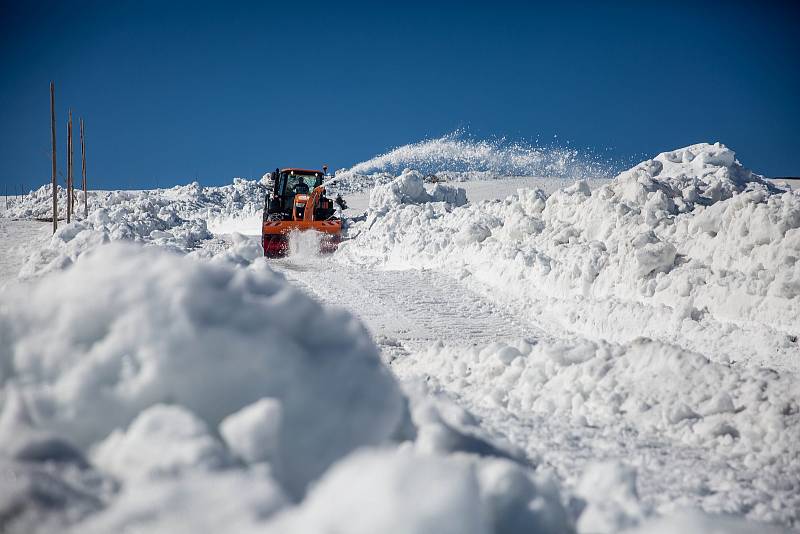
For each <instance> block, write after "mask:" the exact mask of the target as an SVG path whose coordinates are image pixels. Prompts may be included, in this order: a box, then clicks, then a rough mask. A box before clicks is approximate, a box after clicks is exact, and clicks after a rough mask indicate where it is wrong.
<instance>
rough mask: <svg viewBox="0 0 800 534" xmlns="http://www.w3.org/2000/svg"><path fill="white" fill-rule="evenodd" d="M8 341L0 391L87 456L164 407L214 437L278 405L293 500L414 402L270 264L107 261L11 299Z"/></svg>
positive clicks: (339, 316)
mask: <svg viewBox="0 0 800 534" xmlns="http://www.w3.org/2000/svg"><path fill="white" fill-rule="evenodd" d="M88 287H91V288H92V291H91V293H90V294H88V295H87V293H86V288H88ZM0 333H2V335H3V343H2V344H0V369H2V375H0V384H2V385H3V386H4V387H7V386H8V384H10V382H11V381H14V382H16V383H17V384H18V387H19V388H20V391H21V393H22V394H23V395H24V396H25V397H26V399H28V404H29V406H30V407H31V416H32V420H33V421H34V423H35V425H36V426H38V427H40V428H43V429H47V430H48V431H50V432H53V433H55V434H56V435H58V436H63V437H64V438H66V439H67V440H68V441H70V442H72V443H75V444H76V445H78V446H79V447H81V448H88V447H89V446H91V445H92V444H94V443H96V442H97V441H99V440H101V439H103V438H105V437H106V436H107V435H108V434H109V433H110V432H111V431H112V430H114V429H116V428H122V427H126V426H128V425H129V424H130V423H131V421H133V420H134V419H135V418H136V417H137V416H138V414H139V413H140V412H142V411H144V410H146V409H147V408H148V407H151V406H153V405H157V404H159V403H169V404H177V405H180V406H182V407H183V408H185V409H186V410H188V411H190V412H192V413H193V414H195V415H196V416H197V417H199V418H200V419H201V420H202V421H203V422H204V423H205V424H206V425H208V426H209V427H210V428H216V427H217V426H218V425H219V423H220V422H221V421H222V420H223V419H224V418H225V417H227V416H228V415H230V414H232V413H234V412H237V411H238V410H240V409H241V408H243V407H245V406H248V405H250V404H252V403H254V402H256V401H257V400H259V399H262V398H264V397H270V398H275V399H278V400H279V401H280V402H281V406H282V417H281V422H280V428H279V432H278V445H277V452H276V455H275V456H276V461H275V464H276V471H275V476H276V478H277V479H278V481H279V482H281V484H283V485H284V487H285V488H286V489H287V491H288V492H289V493H290V494H291V495H292V496H294V497H299V496H300V495H302V494H303V492H304V489H305V487H306V485H307V484H308V483H309V482H310V481H312V480H314V479H315V478H316V477H318V476H319V475H320V474H321V473H322V472H323V471H324V470H325V469H326V468H327V467H328V466H329V465H331V464H332V463H333V462H334V461H335V460H336V459H338V458H340V457H342V456H343V455H345V454H346V453H348V452H349V451H351V450H353V449H354V448H356V447H359V446H362V445H369V444H377V443H381V442H384V441H386V440H388V439H390V437H391V436H392V435H393V433H394V432H395V429H396V428H397V427H398V425H399V424H400V423H401V421H402V420H403V414H404V411H403V410H404V401H403V398H402V395H401V393H400V392H399V390H398V387H397V386H396V384H395V382H394V379H393V378H392V376H391V375H390V373H389V372H388V370H387V369H386V368H385V367H384V366H383V364H382V363H381V362H380V360H379V357H378V354H377V349H376V347H375V345H374V343H373V342H372V341H371V339H370V338H369V334H368V333H367V331H366V330H365V329H364V327H363V326H362V325H361V324H360V323H358V322H357V321H356V320H355V319H354V318H353V317H352V316H350V315H349V314H347V313H346V312H344V311H341V310H330V309H327V308H322V307H320V306H319V305H318V304H316V303H315V302H314V301H312V300H311V299H310V298H308V297H307V296H305V295H304V294H303V293H302V292H300V291H299V290H296V289H294V288H291V287H290V286H289V285H288V284H287V282H286V281H285V279H283V278H282V277H281V276H279V275H277V274H276V273H274V272H273V271H271V270H270V269H269V268H268V267H267V266H266V263H265V262H255V263H254V264H253V265H252V267H251V268H248V269H243V268H238V267H232V266H229V265H226V264H208V263H205V262H199V261H193V260H191V259H187V258H181V257H180V256H177V255H174V254H170V253H166V252H163V251H159V250H157V249H155V248H152V247H151V248H142V247H141V246H133V245H127V246H123V245H108V246H104V247H100V248H98V249H96V250H95V251H94V252H93V253H92V254H90V255H87V256H83V257H81V258H80V260H79V262H78V265H77V266H76V268H73V269H69V270H67V271H64V272H60V273H56V274H54V275H52V276H49V277H46V278H43V279H42V280H41V281H40V282H39V283H37V284H35V285H33V286H29V287H25V288H24V289H23V288H17V289H15V290H14V291H11V292H9V293H8V294H7V295H4V298H3V300H2V304H0ZM162 415H163V414H162ZM142 417H144V415H143V416H142ZM182 419H183V423H182V424H186V425H187V426H188V427H189V428H191V426H192V425H191V424H190V423H187V422H186V421H187V420H186V419H185V418H182ZM154 420H155V421H156V422H155V423H153V424H155V425H156V426H159V425H161V426H164V425H165V424H166V423H164V422H158V421H160V420H161V419H160V417H155V415H154V414H152V413H151V414H149V415H148V416H147V417H145V418H144V419H143V420H140V421H138V422H137V424H135V425H133V427H132V430H129V432H128V433H127V434H125V436H124V437H123V438H113V439H122V441H120V444H126V443H128V442H130V443H131V447H132V448H133V446H134V444H135V443H137V442H138V441H139V438H140V436H139V432H138V429H140V428H141V427H147V428H148V429H149V428H150V423H152V422H153V421H154ZM140 425H141V426H140ZM164 432H167V430H164ZM188 434H189V435H191V434H192V433H191V431H188ZM160 435H163V434H160ZM142 439H144V438H142ZM108 454H109V455H111V452H110V451H109V452H108ZM126 454H127V453H126ZM130 454H134V453H133V452H132V451H131V452H130ZM112 456H113V455H112Z"/></svg>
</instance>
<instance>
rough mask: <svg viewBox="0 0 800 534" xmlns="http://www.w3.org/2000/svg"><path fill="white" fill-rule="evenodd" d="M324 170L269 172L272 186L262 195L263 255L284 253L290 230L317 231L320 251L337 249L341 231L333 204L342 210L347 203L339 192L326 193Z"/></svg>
mask: <svg viewBox="0 0 800 534" xmlns="http://www.w3.org/2000/svg"><path fill="white" fill-rule="evenodd" d="M323 169H324V171H327V167H323ZM324 171H316V170H308V169H293V168H290V169H275V172H273V173H271V179H272V182H273V187H272V190H271V191H269V192H268V193H267V195H266V198H265V199H264V217H263V223H262V229H261V242H262V246H263V247H264V256H267V257H270V258H276V257H281V256H285V255H286V254H287V253H288V251H289V237H290V234H291V233H292V232H298V231H299V232H305V231H309V230H311V231H315V232H319V234H320V245H319V246H320V252H333V251H334V250H336V247H337V246H338V245H339V242H340V241H341V233H342V219H341V217H339V216H338V215H337V209H336V208H337V206H338V208H339V209H340V210H343V209H345V208H346V204H345V203H344V201H343V200H342V198H341V197H340V196H339V195H337V196H336V200H335V201H333V200H331V199H330V198H328V197H326V196H325V186H324V185H323V180H324V178H325V176H326V174H325V172H324Z"/></svg>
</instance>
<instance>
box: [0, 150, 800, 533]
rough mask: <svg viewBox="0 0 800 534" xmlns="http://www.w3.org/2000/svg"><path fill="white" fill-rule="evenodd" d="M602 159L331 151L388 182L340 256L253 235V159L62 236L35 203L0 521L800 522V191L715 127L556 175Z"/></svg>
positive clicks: (353, 187)
mask: <svg viewBox="0 0 800 534" xmlns="http://www.w3.org/2000/svg"><path fill="white" fill-rule="evenodd" d="M587 161H589V163H591V161H595V160H584V159H582V157H581V156H580V155H579V154H577V153H575V152H570V151H563V153H558V152H557V151H549V152H544V151H536V150H532V149H531V148H530V147H524V146H521V145H519V146H518V145H508V144H504V143H502V142H494V143H483V142H475V141H472V140H468V139H463V138H459V137H458V136H447V137H445V138H442V139H438V140H431V141H423V142H421V143H416V144H414V145H409V146H406V147H401V148H399V149H396V150H395V151H392V152H390V153H387V154H385V155H382V156H379V157H377V158H375V159H374V160H371V161H369V162H365V163H363V164H359V165H356V166H354V167H353V168H352V169H350V170H348V171H345V172H341V173H337V175H336V180H337V183H336V184H331V185H330V188H331V190H337V189H338V190H339V191H342V192H353V191H360V190H363V189H365V188H371V189H370V191H369V199H368V201H367V199H366V197H365V198H364V201H363V208H364V213H363V214H361V215H359V216H358V217H354V218H353V220H351V221H349V227H348V235H347V237H348V238H349V240H348V241H346V242H345V243H344V244H343V245H342V246H341V247H340V250H339V251H338V252H337V253H336V254H334V255H333V256H329V257H325V258H320V257H318V256H317V254H316V247H315V246H314V245H315V241H314V236H313V235H302V236H298V238H297V239H294V240H293V246H292V256H291V257H289V258H287V259H283V260H278V261H266V260H264V259H263V258H262V257H261V256H262V251H261V249H260V245H259V243H258V239H257V238H250V237H248V236H245V235H241V234H239V233H236V232H239V231H242V230H245V229H247V230H248V231H246V232H245V233H250V231H249V229H250V228H251V227H253V229H254V231H252V233H254V234H257V233H258V224H259V221H260V210H261V208H262V206H263V199H264V187H265V185H266V184H265V183H264V182H262V183H259V182H255V181H246V180H238V179H237V180H235V181H234V183H233V184H231V185H229V186H224V187H219V188H214V187H206V188H204V187H201V186H199V185H198V184H190V185H188V186H182V187H176V188H173V189H168V190H158V191H129V192H124V191H108V192H92V193H91V194H90V195H89V198H88V202H89V207H90V212H89V216H88V217H86V218H84V217H83V215H82V212H80V211H79V213H78V217H77V220H76V221H74V222H72V223H71V224H69V225H67V224H65V222H64V221H59V230H58V232H56V234H55V235H54V236H52V237H51V238H48V237H46V229H45V227H47V225H48V224H49V223H37V222H32V221H31V219H37V218H40V219H41V218H46V217H48V216H49V211H48V210H51V209H52V205H51V204H50V202H51V197H50V191H49V189H48V188H47V187H45V188H42V189H40V190H39V191H36V192H33V193H32V194H30V195H28V196H26V197H25V198H24V199H22V200H18V201H17V202H15V204H14V205H13V206H12V208H11V209H10V210H9V211H8V212H7V213H4V215H5V217H4V218H3V219H2V220H0V232H2V233H3V235H4V236H5V238H6V239H8V240H10V241H13V240H14V239H16V240H17V241H13V243H12V244H11V246H8V248H7V249H5V250H8V251H10V252H9V254H8V259H4V260H3V263H0V266H2V269H3V270H2V273H3V277H4V278H3V279H2V280H0V286H3V285H5V287H4V288H0V297H2V298H1V299H0V341H2V342H0V464H1V467H2V469H3V472H5V473H8V474H10V475H9V476H6V477H3V478H2V479H0V529H2V530H4V531H9V532H50V531H72V532H98V533H99V532H118V531H126V532H182V531H186V532H189V531H191V532H220V531H231V532H256V531H258V532H281V533H282V532H354V533H359V532H365V533H366V532H370V533H371V532H404V533H405V532H416V533H447V532H453V533H490V532H493V533H516V532H527V531H533V532H552V533H557V532H579V533H582V534H583V533H603V532H609V533H610V532H622V531H631V532H710V531H718V532H731V533H732V532H755V531H757V532H770V531H772V530H771V529H772V528H773V527H771V526H770V525H769V524H768V523H774V524H777V525H778V526H777V527H775V531H780V529H781V528H782V527H785V528H793V529H797V528H799V527H800V516H798V510H800V500H798V495H800V463H798V458H800V449H798V440H797V439H796V436H798V435H800V399H799V398H798V397H799V396H800V393H799V392H800V387H798V386H800V384H798V378H797V377H798V374H797V371H798V367H799V366H800V361H799V358H800V351H798V345H797V343H798V341H797V339H798V334H800V324H798V319H797V317H798V311H800V310H799V309H798V307H800V304H799V302H800V267H799V266H798V264H797V261H796V260H797V258H798V255H800V230H798V227H800V196H798V195H797V194H796V193H792V192H786V191H784V190H780V189H777V188H775V187H774V186H772V185H770V184H769V183H768V182H766V181H764V180H762V179H761V178H760V177H759V176H757V175H755V174H753V173H751V172H750V171H748V170H746V169H745V168H744V167H742V166H741V165H740V164H739V163H738V162H737V161H736V159H735V156H734V153H733V152H732V151H731V150H729V149H728V148H726V147H724V146H722V145H719V144H717V145H709V144H700V145H693V146H690V147H686V148H684V149H680V150H676V151H672V152H666V153H663V154H660V155H658V156H656V157H655V158H653V159H652V160H648V161H646V162H643V163H641V164H639V165H637V166H635V167H633V168H632V169H630V170H628V171H625V172H623V173H621V174H620V175H618V176H617V177H616V178H615V179H613V180H600V181H597V180H594V181H588V180H581V181H578V182H577V183H575V184H574V185H571V186H569V187H561V188H559V187H557V186H554V185H553V184H555V183H559V185H560V184H561V182H557V180H564V179H569V178H598V177H601V178H602V177H603V176H606V175H607V173H606V174H604V173H603V172H600V171H601V170H602V169H601V168H600V167H598V166H596V165H593V164H589V163H586V162H587ZM432 175H435V176H436V177H435V178H432ZM510 175H528V176H531V175H547V176H553V177H555V178H556V179H557V180H551V181H550V182H547V181H546V180H544V179H539V178H537V179H535V180H534V179H530V178H529V179H524V180H523V179H519V181H518V184H519V186H520V187H519V190H518V191H513V194H512V195H510V196H508V197H507V198H504V199H502V198H500V199H498V198H492V197H493V194H492V192H494V196H495V197H496V196H497V192H498V191H503V190H505V191H507V190H508V188H509V186H510V184H512V183H513V180H512V179H510V178H509V176H510ZM442 179H446V180H447V181H446V182H445V183H439V182H441V180H442ZM453 182H456V183H453ZM476 184H480V185H479V186H478V185H476ZM484 184H488V187H485V186H484ZM504 188H505V189H504ZM59 194H60V195H61V198H60V205H61V206H62V207H63V205H64V200H65V199H64V197H63V191H59ZM502 196H504V195H502ZM484 199H485V200H484ZM79 200H82V199H79ZM79 206H80V202H79ZM62 215H63V214H62ZM12 219H22V220H12ZM39 225H44V226H39ZM121 242H122V243H121ZM4 245H5V244H4ZM26 254H27V255H28V258H27V260H24V261H23V258H24V256H25V255H26ZM4 256H5V255H4ZM18 269H19V276H20V279H21V281H20V282H18V283H13V284H5V283H6V282H8V277H9V276H10V275H11V273H12V272H14V271H16V270H18ZM309 296H310V297H311V298H309ZM331 304H333V305H336V306H331ZM338 306H344V307H345V308H348V309H349V310H350V311H349V312H348V311H344V310H342V309H341V308H340V307H338ZM720 514H726V515H720ZM753 521H757V522H753Z"/></svg>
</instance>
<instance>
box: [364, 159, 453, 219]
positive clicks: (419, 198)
mask: <svg viewBox="0 0 800 534" xmlns="http://www.w3.org/2000/svg"><path fill="white" fill-rule="evenodd" d="M425 202H446V203H448V204H453V205H454V206H462V205H464V204H466V203H467V193H466V191H464V189H462V188H460V187H451V186H448V185H444V184H436V185H435V186H434V188H433V190H432V191H431V193H428V192H427V191H425V184H424V181H423V177H422V174H420V173H419V172H417V171H412V170H410V169H406V170H405V171H403V173H402V174H401V175H400V176H398V177H397V178H395V179H394V180H392V181H391V182H389V183H388V184H385V185H378V186H376V187H375V188H374V189H373V190H372V192H371V193H370V197H369V209H370V211H373V212H376V213H385V212H387V211H389V210H390V209H392V208H396V207H399V206H401V205H403V204H423V203H425Z"/></svg>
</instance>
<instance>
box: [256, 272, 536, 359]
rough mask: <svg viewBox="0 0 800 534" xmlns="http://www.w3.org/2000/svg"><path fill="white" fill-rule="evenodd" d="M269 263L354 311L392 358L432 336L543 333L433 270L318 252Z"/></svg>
mask: <svg viewBox="0 0 800 534" xmlns="http://www.w3.org/2000/svg"><path fill="white" fill-rule="evenodd" d="M271 266H272V267H274V268H275V269H276V270H278V271H280V272H282V273H283V274H284V275H285V276H286V277H287V278H288V279H289V280H290V281H293V282H295V283H297V284H298V285H299V286H300V287H301V288H303V289H305V290H306V291H308V292H309V293H310V294H311V296H312V297H314V298H316V299H318V300H320V301H322V302H324V303H326V304H333V305H336V306H342V307H344V308H347V309H348V310H350V311H351V312H352V313H353V314H355V315H356V316H358V317H359V318H360V319H361V320H362V321H363V322H364V323H366V325H367V327H368V328H369V329H370V331H371V332H372V334H373V336H374V338H375V339H376V341H377V342H378V344H379V345H380V346H381V349H382V350H383V351H384V354H386V355H387V356H389V357H390V358H391V357H392V356H395V355H396V354H397V353H398V352H407V351H408V352H410V351H417V350H421V349H423V348H425V347H427V346H429V345H430V344H431V343H434V342H441V343H444V344H447V345H451V346H475V345H485V344H488V343H491V342H493V341H495V340H497V339H518V338H535V337H541V336H542V335H544V334H543V332H542V331H541V330H539V329H537V328H535V327H533V326H531V325H529V324H527V323H524V322H522V321H520V320H519V319H518V318H517V317H514V316H513V315H511V314H510V313H508V312H507V311H505V310H503V309H502V308H499V307H498V306H497V305H496V304H494V303H492V302H490V301H488V300H486V299H485V298H483V297H481V296H480V295H477V294H475V293H473V292H471V291H469V290H467V289H466V288H464V286H462V285H461V284H459V283H458V282H457V281H455V280H452V279H451V278H449V277H447V276H445V275H442V274H439V273H437V272H434V271H417V270H405V271H374V270H368V269H359V268H357V267H353V266H350V265H343V264H341V263H338V262H336V261H332V260H331V259H330V258H319V257H299V258H298V257H289V258H284V259H280V260H275V261H272V262H271Z"/></svg>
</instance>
